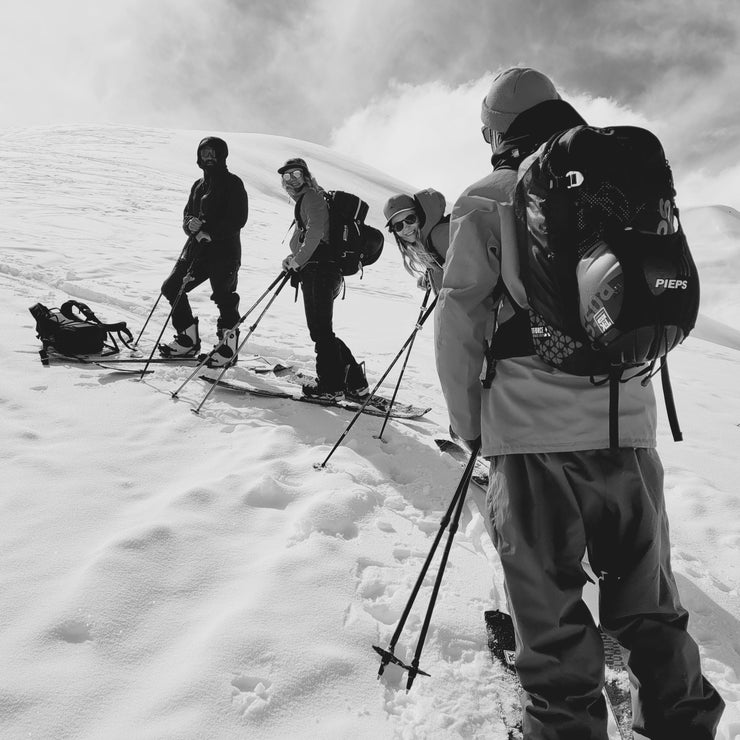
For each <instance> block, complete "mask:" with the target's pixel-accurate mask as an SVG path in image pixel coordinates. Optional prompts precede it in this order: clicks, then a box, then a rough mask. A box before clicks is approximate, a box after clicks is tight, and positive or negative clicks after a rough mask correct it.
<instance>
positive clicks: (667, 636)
mask: <svg viewBox="0 0 740 740" xmlns="http://www.w3.org/2000/svg"><path fill="white" fill-rule="evenodd" d="M481 118H482V123H483V130H482V131H483V138H484V139H485V141H486V142H487V143H488V144H490V146H491V149H492V151H493V157H492V160H491V162H492V165H493V171H492V172H491V173H490V174H489V175H487V176H486V177H484V178H483V179H481V180H479V181H478V182H476V183H474V184H473V185H471V186H470V187H468V188H467V189H466V190H465V191H464V192H463V194H462V195H461V196H460V198H459V199H458V200H457V202H456V203H455V205H454V208H453V212H452V219H451V226H450V249H449V251H448V253H447V260H446V263H445V268H444V278H443V286H442V290H441V291H440V296H439V306H438V309H437V314H436V345H435V349H436V362H437V370H438V373H439V377H440V381H441V385H442V389H443V392H444V396H445V399H446V402H447V407H448V411H449V417H450V423H451V428H452V430H453V431H454V432H456V433H457V434H458V435H459V436H460V437H462V438H463V439H465V440H468V444H469V445H470V446H471V447H473V446H474V445H475V444H477V443H478V442H481V444H482V447H481V452H482V454H483V455H484V456H485V457H487V458H488V459H490V462H491V476H490V479H491V483H490V486H489V491H488V495H487V505H488V516H489V518H490V524H491V526H492V533H493V534H492V538H493V541H494V545H495V546H496V549H497V551H498V553H499V556H500V559H501V563H502V567H503V572H504V577H505V583H506V592H507V597H508V602H509V608H510V610H511V616H512V619H513V622H514V626H515V631H516V637H517V648H516V659H515V660H516V670H517V673H518V675H519V678H520V679H521V684H522V687H523V689H524V694H523V699H522V701H523V729H524V736H525V737H526V738H528V739H530V740H533V739H534V738H555V737H558V738H575V737H578V738H606V737H607V729H606V728H607V707H606V704H605V700H604V698H603V695H602V689H603V686H604V652H603V647H602V641H601V637H600V634H599V629H598V627H597V625H596V624H595V623H594V620H593V618H592V616H591V613H590V611H589V609H588V607H587V606H586V604H585V603H584V601H583V587H584V584H585V583H586V581H587V579H588V576H587V574H586V572H585V571H584V568H583V562H584V557H585V556H586V555H588V560H589V564H590V567H591V569H592V570H593V572H594V573H595V575H596V576H597V577H598V579H599V592H600V604H599V619H600V623H601V627H602V628H603V629H604V630H605V631H606V632H607V633H609V634H611V635H612V636H613V637H616V638H617V639H618V640H619V642H620V643H621V645H622V646H623V647H624V648H625V649H626V650H627V651H629V659H628V666H629V669H630V671H631V673H632V675H633V677H634V687H635V692H633V694H634V696H635V697H636V699H635V704H634V707H633V727H634V731H635V736H636V737H638V736H639V737H647V738H661V739H667V738H683V739H685V740H692V739H696V740H699V738H702V739H704V738H712V737H714V735H715V731H716V728H717V724H718V722H719V719H720V716H721V714H722V711H723V708H724V702H723V701H722V698H721V697H720V696H719V694H718V693H717V691H716V690H715V689H714V687H713V686H712V685H711V684H710V683H709V682H708V681H707V680H706V678H704V676H703V675H702V672H701V665H700V658H699V650H698V647H697V645H696V643H695V642H694V640H693V639H692V637H691V636H690V635H689V633H688V631H687V622H688V613H687V611H686V610H685V609H684V608H683V606H682V605H681V602H680V598H679V594H678V589H677V587H676V582H675V579H674V577H673V574H672V571H671V564H670V541H669V534H668V520H667V515H666V507H665V500H664V493H663V469H662V466H661V461H660V458H659V457H658V454H657V452H656V449H655V447H656V404H655V398H654V394H653V389H652V387H651V384H650V382H649V375H648V374H646V373H645V372H644V370H645V367H647V368H648V369H649V368H650V367H651V366H650V365H647V366H644V365H641V364H640V363H639V362H637V363H635V368H634V374H638V373H641V375H640V377H639V378H637V379H632V380H631V382H626V383H624V385H623V387H622V388H621V389H620V395H619V397H618V404H616V405H615V404H614V403H613V401H614V400H615V399H614V398H613V396H612V393H613V390H614V384H612V383H610V382H609V380H610V375H609V373H610V372H611V368H612V367H617V365H618V363H616V362H615V361H614V360H613V357H612V365H609V363H607V365H606V367H607V371H606V374H604V375H598V374H594V376H589V374H588V372H587V373H586V374H581V375H579V374H574V373H573V372H571V370H572V368H570V369H562V365H560V364H558V363H559V361H560V360H562V358H563V357H573V356H574V354H576V353H577V352H578V351H580V350H584V351H585V350H590V349H592V347H591V343H590V342H589V340H588V338H586V337H585V335H583V336H581V335H579V336H578V338H576V339H574V338H573V336H569V335H568V333H567V332H558V330H557V329H555V328H553V327H552V326H545V325H543V323H542V321H540V318H541V314H543V313H546V311H545V308H546V307H545V308H542V307H541V302H535V300H534V299H535V298H540V299H541V298H542V295H545V296H546V297H547V298H548V299H549V302H550V303H551V304H553V305H554V304H556V303H558V302H559V301H560V302H567V304H568V306H569V307H570V308H572V310H573V311H575V312H576V313H577V312H578V311H579V295H578V291H579V289H582V290H583V291H584V292H582V294H581V296H580V310H581V311H582V313H584V314H585V313H588V312H589V311H594V310H595V307H594V305H592V304H596V303H598V304H599V306H598V310H596V313H598V314H599V317H598V323H599V326H601V327H602V328H603V329H604V330H606V329H610V330H611V329H613V330H614V332H615V333H616V334H617V335H620V332H621V328H620V325H619V320H616V321H615V319H614V316H615V315H617V314H618V311H617V303H616V302H615V299H614V296H615V295H616V296H618V298H619V301H624V302H626V301H627V300H628V298H630V296H629V295H628V294H627V293H628V290H627V286H628V285H630V284H633V283H629V282H628V281H629V280H632V279H633V277H634V276H633V275H627V274H626V272H627V268H626V267H625V269H624V272H625V274H624V275H622V274H621V273H620V274H619V275H618V274H617V273H619V269H617V268H618V267H619V265H618V264H617V260H614V259H608V260H607V262H606V268H604V264H603V258H604V256H605V255H607V256H608V254H610V253H611V252H610V251H609V250H610V249H612V248H613V250H614V251H617V250H618V249H621V246H623V243H624V244H627V243H629V244H633V245H637V246H638V247H640V249H643V248H644V249H645V250H648V251H649V250H650V249H652V248H653V247H654V246H655V244H656V243H657V241H656V235H655V234H650V233H649V231H650V229H648V228H647V227H646V226H645V227H643V225H642V224H641V223H639V222H638V221H635V222H634V223H633V222H631V221H630V222H629V223H628V224H623V225H622V227H621V228H619V229H612V230H610V229H604V230H602V233H600V235H599V236H598V239H594V240H593V243H590V244H584V245H582V246H583V250H582V254H580V255H576V256H574V257H573V258H572V259H571V260H570V261H566V262H565V263H561V262H559V261H558V250H562V249H566V248H568V247H570V246H572V245H571V244H569V243H568V239H567V238H562V239H561V240H560V242H558V241H557V239H556V237H557V238H560V234H561V233H566V232H567V230H568V229H572V230H574V231H576V230H578V229H580V228H581V227H582V226H583V224H581V223H579V222H578V220H577V219H570V218H569V217H568V216H567V214H568V213H569V211H568V208H569V207H570V206H569V204H572V203H576V204H577V205H578V207H579V208H582V209H585V210H583V211H582V212H583V213H591V212H592V211H589V210H588V209H602V208H604V207H605V204H606V203H609V202H610V198H611V197H612V196H613V195H614V193H613V192H612V191H614V190H616V189H617V188H615V187H613V186H614V183H609V182H607V183H605V185H606V187H604V188H602V189H601V190H600V191H599V193H598V197H591V191H590V189H589V187H587V186H588V185H589V183H588V180H589V178H590V176H591V173H590V171H589V170H588V167H591V166H593V167H597V166H598V150H597V149H594V150H593V151H592V152H589V156H587V157H586V158H585V163H584V164H583V167H582V169H578V168H576V167H571V166H568V164H567V162H568V158H567V156H566V153H565V151H566V150H562V149H561V148H559V141H560V139H559V138H558V135H559V134H561V133H562V132H568V133H567V134H563V136H562V138H563V139H565V140H566V141H575V140H576V139H577V138H579V137H580V136H581V133H582V132H583V131H584V130H585V134H584V135H588V136H591V139H593V140H596V139H598V138H599V130H592V129H590V127H587V126H586V124H585V121H584V120H583V119H582V118H581V116H580V115H579V114H578V113H577V112H576V110H575V109H574V108H573V107H572V106H571V105H570V104H569V103H567V102H565V101H564V100H562V99H561V98H560V95H559V94H558V92H557V91H556V89H555V87H554V85H553V83H552V82H551V80H550V79H549V78H548V77H546V76H545V75H544V74H542V73H540V72H538V71H536V70H533V69H530V68H512V69H508V70H506V71H504V72H502V73H501V74H499V75H498V76H497V77H496V78H495V80H494V81H493V84H492V85H491V88H490V90H489V92H488V94H487V95H486V97H485V99H484V101H483V105H482V114H481ZM623 133H625V132H619V131H616V130H613V131H612V132H610V133H609V136H606V137H603V138H606V139H608V140H609V142H612V141H615V140H617V139H619V137H620V136H621V135H622V134H623ZM625 135H626V136H628V137H631V136H633V135H635V136H636V134H635V132H634V131H632V132H626V134H625ZM643 138H644V137H643ZM591 139H590V140H591ZM599 140H600V139H599ZM549 154H553V157H554V158H557V157H561V158H562V161H563V163H565V164H564V166H563V171H562V172H561V171H560V170H558V162H557V161H553V160H550V159H546V158H547V156H548V155H549ZM660 159H661V157H660V156H657V157H656V160H658V161H657V165H656V166H657V167H658V170H656V172H658V171H659V172H660V175H661V177H663V176H666V177H667V178H668V181H670V177H669V173H668V174H667V175H666V173H665V170H666V169H667V166H666V163H665V158H664V157H663V158H662V159H663V161H662V162H660V161H659V160H660ZM543 162H546V163H547V166H548V167H551V169H550V170H547V171H545V169H546V168H545V164H543ZM537 167H541V170H542V171H541V172H540V171H539V170H537V169H536V168H537ZM532 168H535V170H534V171H533V170H532ZM661 168H662V169H661ZM617 170H618V167H617V168H616V169H615V171H617ZM584 172H585V176H584ZM540 174H541V175H542V182H543V183H544V184H540V180H539V179H538V177H539V175H540ZM628 174H631V175H632V177H631V179H630V180H628V182H629V183H631V184H632V185H636V186H637V187H638V188H643V187H644V188H645V190H644V192H645V193H646V194H649V193H650V190H651V188H652V186H653V185H654V184H655V183H657V182H658V180H660V182H661V183H663V180H662V179H661V178H660V177H658V176H657V175H656V177H655V179H654V182H653V181H651V180H650V179H649V178H648V179H645V178H641V177H640V176H639V175H638V174H636V173H635V172H632V173H628ZM584 179H585V180H586V182H585V183H584ZM535 186H537V187H540V188H541V190H536V188H535ZM581 186H583V188H581ZM610 186H612V187H610ZM662 186H663V185H661V187H662ZM656 187H657V185H656ZM579 188H581V189H580V190H579ZM669 189H670V188H669ZM617 195H619V194H617ZM646 198H647V195H646ZM623 205H624V206H625V209H626V210H627V211H628V210H630V209H629V208H628V207H627V206H628V205H629V199H628V198H625V199H623ZM649 205H650V209H653V208H654V209H655V211H656V217H657V212H658V211H660V212H661V218H663V222H661V225H660V226H659V227H656V228H655V229H654V230H655V232H656V234H665V235H668V236H667V237H666V241H665V242H662V241H661V242H660V244H663V245H664V246H666V249H667V250H668V251H664V254H663V258H664V259H663V261H664V262H665V263H666V264H668V263H669V262H670V261H671V259H672V253H671V251H670V250H672V249H674V248H676V249H680V248H681V245H682V242H681V239H682V234H681V233H680V229H676V227H675V225H674V224H673V219H672V218H671V217H670V211H671V207H672V206H673V205H674V204H673V192H670V193H667V192H666V193H665V194H664V195H661V197H660V198H656V199H655V202H652V201H651V202H650V204H649ZM643 215H644V214H643ZM522 223H523V224H524V227H525V228H524V231H522ZM672 232H675V233H673V234H672ZM671 234H672V235H671ZM607 246H608V247H609V248H608V249H607ZM628 251H629V250H626V249H625V254H624V257H625V259H624V260H622V261H621V263H619V264H621V265H622V266H624V265H627V264H628V261H629V260H628V257H629V255H627V252H628ZM634 256H635V255H632V257H633V258H634ZM579 257H580V258H583V259H585V260H586V263H584V264H582V263H581V261H579ZM612 257H613V255H612ZM533 260H534V261H533ZM588 260H591V262H588ZM558 266H560V267H561V268H562V270H563V273H562V274H560V275H555V274H553V273H552V272H551V271H552V270H554V269H555V268H556V267H558ZM594 266H596V267H598V270H596V272H597V273H598V274H599V275H601V276H602V277H604V276H607V277H609V280H611V281H612V282H611V283H609V282H605V283H601V284H600V290H592V288H593V285H592V284H591V283H589V280H591V282H592V283H593V279H592V277H588V276H589V275H591V273H592V272H593V271H594ZM684 267H685V270H686V279H685V280H683V279H678V278H675V277H674V278H671V279H666V278H664V277H658V278H656V279H655V281H654V283H653V284H652V289H653V292H654V293H655V295H656V296H657V295H659V294H661V293H662V292H663V291H664V290H665V289H666V288H671V289H672V290H674V291H675V295H676V296H677V300H678V299H680V298H681V297H682V296H683V295H684V289H688V288H690V287H691V285H690V283H691V274H692V273H691V270H690V267H691V265H690V264H689V261H688V260H685V265H684ZM581 269H582V270H583V274H584V275H586V276H587V278H586V279H585V280H584V283H583V284H581V283H579V282H578V281H579V280H580V278H581V273H580V272H579V275H578V278H576V276H575V273H576V272H577V270H581ZM656 269H657V268H656ZM568 270H570V271H571V272H572V273H573V274H570V273H568ZM589 271H591V272H589ZM632 272H635V273H636V272H638V271H637V270H632ZM566 273H567V274H566ZM656 274H658V275H659V274H660V273H656ZM535 277H539V278H541V280H540V282H539V283H537V282H536V281H535V280H534V278H535ZM617 277H618V278H619V279H618V280H617V279H616V278H617ZM661 281H662V282H661ZM684 282H685V283H686V284H685V285H684V284H682V283H684ZM553 286H555V287H553ZM563 286H564V287H563ZM589 286H590V287H589ZM566 289H567V291H572V295H571V293H570V292H568V294H567V295H564V292H566ZM537 290H539V294H538V295H535V293H537ZM548 290H549V291H550V292H549V293H548ZM649 292H650V291H648V293H649ZM664 294H665V295H668V292H664ZM584 295H585V296H586V297H585V298H584ZM669 297H671V296H669ZM686 297H689V296H688V293H686ZM647 298H649V296H648V297H647ZM647 298H646V299H645V300H646V301H647ZM596 299H598V300H596ZM545 302H547V301H545ZM625 305H626V304H625ZM533 306H534V308H533ZM694 308H696V307H694ZM535 309H536V310H535ZM492 326H493V327H494V330H493V334H492ZM662 328H664V327H662ZM689 329H690V327H686V330H689ZM583 331H584V330H581V332H583ZM573 332H574V333H576V334H577V333H578V332H577V331H576V330H575V329H574V330H573ZM646 335H647V334H646ZM658 335H659V336H661V337H665V336H667V333H666V332H665V331H663V332H659V333H658ZM620 336H621V337H622V338H623V339H624V338H625V337H626V334H621V335H620ZM589 337H591V335H589ZM543 338H547V339H550V340H555V339H557V340H558V342H559V348H558V349H557V350H554V349H553V350H552V355H550V356H548V355H546V353H545V352H544V351H543V350H542V349H541V347H540V346H539V342H540V340H541V339H543ZM592 339H593V345H594V346H595V345H596V343H597V341H600V339H601V338H600V337H599V336H597V335H596V334H594V335H593V337H592ZM488 340H491V341H490V346H489V351H488V352H487V353H485V355H486V357H484V347H485V346H486V343H487V342H488ZM624 341H625V343H626V339H624ZM666 343H667V339H666ZM555 344H557V342H555ZM535 347H537V349H535ZM551 349H552V347H551ZM663 349H665V347H664V348H663ZM544 358H547V359H544ZM622 359H624V358H622ZM639 359H640V358H638V360H639ZM620 372H621V367H620ZM483 375H485V378H486V380H485V382H483V383H482V382H481V380H480V378H481V377H482V376H483ZM617 379H618V380H619V379H622V378H621V376H620V375H617ZM617 387H619V386H617ZM610 407H611V410H612V412H613V413H614V415H615V418H616V419H617V420H618V426H617V427H616V429H615V428H614V427H612V428H611V431H612V432H616V439H614V435H610V433H609V429H610V425H609V424H608V423H607V420H608V418H609V416H610Z"/></svg>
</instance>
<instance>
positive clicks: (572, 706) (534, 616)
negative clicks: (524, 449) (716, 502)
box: [486, 448, 724, 740]
mask: <svg viewBox="0 0 740 740" xmlns="http://www.w3.org/2000/svg"><path fill="white" fill-rule="evenodd" d="M486 503H487V507H488V514H489V517H490V519H491V525H492V529H493V540H494V545H495V546H496V549H497V551H498V553H499V556H500V558H501V563H502V565H503V569H504V578H505V583H506V591H507V597H508V599H509V607H510V609H511V615H512V618H513V621H514V627H515V631H516V637H517V653H516V667H517V673H518V674H519V677H520V679H521V683H522V687H523V689H524V696H523V710H524V714H523V728H524V737H525V738H527V740H546V739H547V740H551V739H552V740H554V739H555V738H558V739H560V740H597V739H598V740H607V731H606V726H607V710H606V704H605V700H604V698H603V696H602V688H603V686H604V651H603V646H602V642H601V638H600V636H599V632H598V628H597V627H596V625H595V624H594V621H593V619H592V616H591V613H590V611H589V609H588V607H587V606H586V604H585V603H584V601H583V598H582V596H583V586H584V584H585V583H586V580H587V576H586V573H585V571H584V569H583V566H582V560H583V558H584V555H585V554H586V553H588V558H589V562H590V564H591V568H592V569H593V571H594V573H596V574H597V575H598V576H599V619H600V621H601V625H602V626H603V627H604V629H605V630H606V631H607V632H608V633H609V634H611V635H613V636H614V637H616V638H617V640H619V642H620V644H621V645H622V646H623V647H624V648H625V649H626V650H627V651H628V653H629V658H628V668H629V671H630V673H631V676H632V680H633V692H632V693H633V715H634V719H633V726H634V729H635V731H636V733H639V735H636V736H643V737H646V738H651V740H677V739H678V738H681V740H709V739H710V738H713V737H714V734H715V731H716V727H717V724H718V722H719V719H720V716H721V714H722V710H723V708H724V702H723V701H722V698H721V697H720V696H719V694H718V693H717V691H716V690H715V689H714V687H713V686H712V685H711V684H710V683H709V682H708V681H707V680H706V679H705V678H704V677H703V675H702V673H701V666H700V661H699V651H698V648H697V645H696V643H695V642H694V640H693V639H692V638H691V637H690V635H689V634H688V632H687V630H686V627H687V623H688V613H687V612H686V610H685V609H684V608H683V607H682V606H681V603H680V600H679V595H678V590H677V588H676V582H675V580H674V577H673V573H672V571H671V564H670V542H669V534H668V520H667V516H666V511H665V502H664V498H663V468H662V465H661V462H660V458H659V457H658V454H657V452H656V451H655V450H652V449H631V448H623V449H619V450H587V451H583V452H568V453H532V454H521V455H502V456H499V457H496V458H494V459H493V460H492V462H491V483H490V486H489V490H488V495H487V501H486Z"/></svg>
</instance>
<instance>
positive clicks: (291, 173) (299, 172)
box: [283, 170, 305, 182]
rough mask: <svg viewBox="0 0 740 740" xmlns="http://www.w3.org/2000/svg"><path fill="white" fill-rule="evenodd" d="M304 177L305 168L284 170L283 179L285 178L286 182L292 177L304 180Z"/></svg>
mask: <svg viewBox="0 0 740 740" xmlns="http://www.w3.org/2000/svg"><path fill="white" fill-rule="evenodd" d="M304 177H305V175H304V173H303V170H290V171H289V172H283V180H285V182H288V181H290V180H291V179H294V180H299V179H300V180H302V179H303V178H304Z"/></svg>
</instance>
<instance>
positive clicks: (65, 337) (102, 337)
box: [29, 301, 134, 364]
mask: <svg viewBox="0 0 740 740" xmlns="http://www.w3.org/2000/svg"><path fill="white" fill-rule="evenodd" d="M75 309H76V310H77V311H78V312H79V314H75ZM29 311H30V312H31V315H32V316H33V317H34V319H36V335H37V336H38V338H39V339H40V340H41V343H42V345H43V347H42V348H41V350H40V352H39V355H40V356H41V361H42V362H43V363H44V364H47V363H48V349H49V348H52V349H53V350H55V351H56V352H58V353H59V354H62V355H67V356H71V357H75V356H77V355H97V354H103V355H114V354H116V353H118V352H119V351H120V350H119V348H118V344H117V343H116V340H115V337H114V336H113V334H114V333H115V334H116V336H118V339H119V340H120V341H121V343H122V344H124V345H125V346H127V347H130V346H131V345H130V343H131V342H133V339H134V338H133V337H132V336H131V332H130V331H129V330H128V328H127V327H126V322H125V321H119V322H117V323H115V324H104V323H103V322H102V321H100V319H99V318H98V317H97V316H96V315H95V314H94V313H93V312H92V310H91V309H90V307H89V306H87V305H85V304H84V303H79V302H77V301H66V302H65V303H63V304H62V305H61V306H60V307H59V308H47V307H46V306H44V305H43V304H41V303H37V304H36V305H34V306H31V308H30V309H29ZM104 349H105V350H106V351H105V352H104V351H103V350H104Z"/></svg>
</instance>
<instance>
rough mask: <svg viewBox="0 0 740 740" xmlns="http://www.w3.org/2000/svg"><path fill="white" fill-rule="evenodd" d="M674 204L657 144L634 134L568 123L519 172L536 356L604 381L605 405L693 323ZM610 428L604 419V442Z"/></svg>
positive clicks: (691, 279)
mask: <svg viewBox="0 0 740 740" xmlns="http://www.w3.org/2000/svg"><path fill="white" fill-rule="evenodd" d="M674 198H675V190H674V186H673V178H672V175H671V170H670V167H669V165H668V163H667V161H666V158H665V154H664V152H663V148H662V146H661V145H660V142H659V141H658V139H657V138H656V137H655V136H654V135H653V134H652V133H650V132H649V131H646V130H645V129H641V128H636V127H630V126H617V127H612V128H594V127H591V126H585V125H582V126H576V127H574V128H571V129H568V130H567V131H563V132H560V133H558V134H556V135H555V136H552V137H551V138H550V139H549V140H548V141H547V142H546V143H545V144H543V145H542V146H541V147H540V148H539V149H538V150H537V151H535V152H534V153H533V154H531V155H530V156H529V157H527V158H526V159H524V160H523V161H522V163H521V165H520V167H519V173H518V182H517V186H516V193H515V198H514V211H515V215H516V221H517V249H518V253H519V263H520V275H521V279H522V283H523V285H524V288H525V290H526V294H527V301H528V304H529V306H528V318H529V329H530V335H531V342H532V346H533V349H534V352H536V354H537V355H539V356H540V357H541V358H542V359H543V360H544V361H545V362H547V363H548V364H550V365H552V366H554V367H556V368H559V369H560V370H563V371H564V372H567V373H571V374H574V375H585V376H597V375H605V374H608V375H609V377H610V379H611V381H612V398H614V397H615V396H617V394H618V390H615V388H614V386H615V385H616V388H617V389H618V383H619V382H620V380H621V378H622V375H623V373H624V372H625V370H626V369H628V368H636V367H640V368H641V373H640V374H648V373H651V372H652V367H653V366H654V364H655V363H656V362H657V361H660V362H661V367H665V360H664V358H665V355H666V354H667V353H668V352H669V351H670V350H672V349H673V348H674V347H676V346H677V345H678V344H680V343H681V342H682V341H683V340H684V339H685V338H686V337H687V336H688V335H689V333H690V332H691V330H692V329H693V327H694V324H695V322H696V317H697V314H698V310H699V277H698V273H697V270H696V266H695V264H694V261H693V259H692V257H691V253H690V251H689V247H688V244H687V242H686V238H685V236H684V233H683V230H682V228H681V224H680V222H679V220H678V210H677V208H676V204H675V200H674ZM646 364H649V367H647V368H645V365H646ZM634 376H635V375H634V374H633V375H632V377H634ZM663 379H664V383H666V382H667V371H666V372H664V375H663ZM615 415H616V412H615V411H614V413H612V412H610V416H615ZM669 416H670V417H671V426H672V427H673V430H674V436H675V437H677V438H679V437H680V431H678V424H677V421H676V420H675V410H672V409H671V408H669ZM615 428H616V427H615V422H614V420H613V419H612V425H611V430H612V433H611V435H610V436H611V443H612V445H614V444H616V441H615V439H614V429H615Z"/></svg>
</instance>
